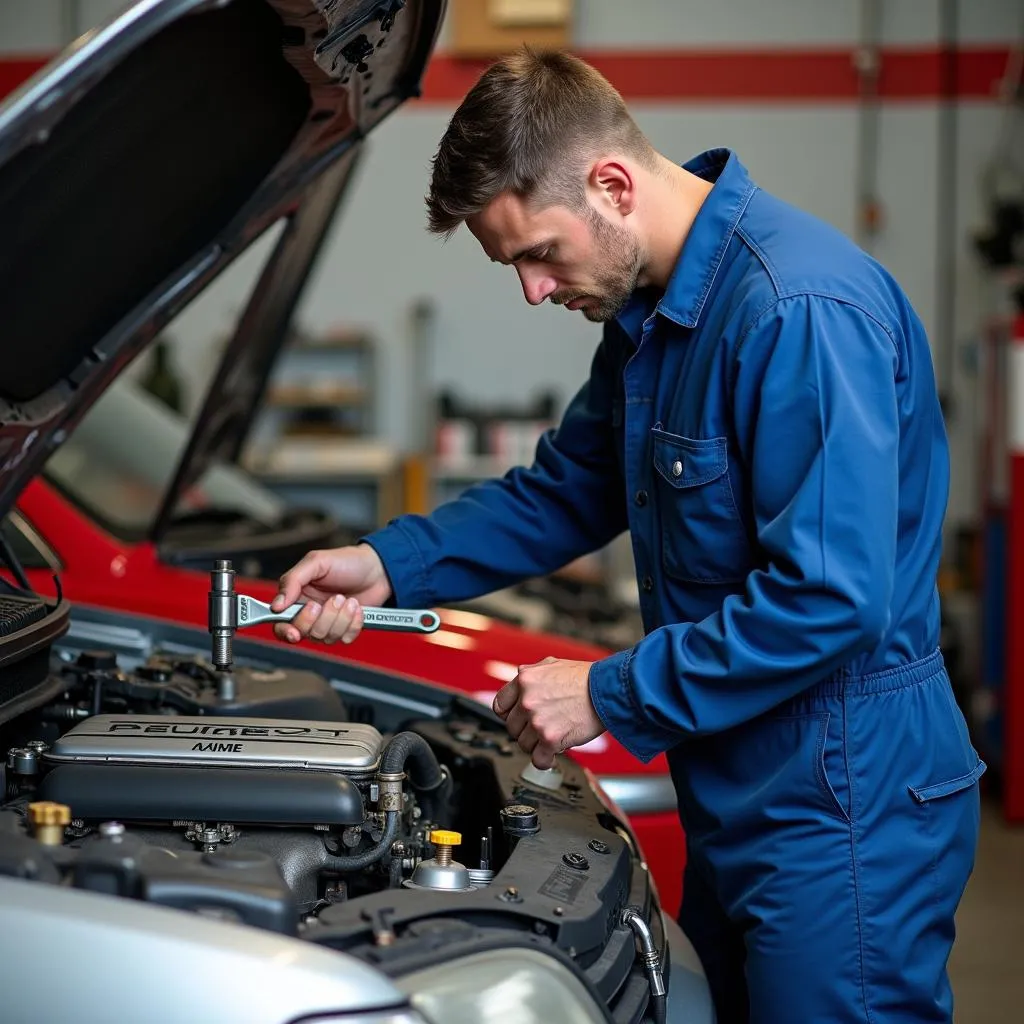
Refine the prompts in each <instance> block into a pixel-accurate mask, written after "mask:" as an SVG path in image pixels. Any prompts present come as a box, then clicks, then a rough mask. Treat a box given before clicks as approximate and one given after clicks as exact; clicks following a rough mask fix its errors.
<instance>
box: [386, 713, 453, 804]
mask: <svg viewBox="0 0 1024 1024" xmlns="http://www.w3.org/2000/svg"><path fill="white" fill-rule="evenodd" d="M380 772H381V774H382V775H398V774H400V773H402V772H405V774H406V777H407V778H408V780H409V784H410V785H411V786H412V788H413V789H414V790H416V794H417V796H418V797H419V800H420V805H421V807H422V808H423V813H424V814H425V815H426V818H427V820H428V821H434V822H437V821H439V820H440V818H441V817H442V816H443V815H444V812H445V808H446V806H447V804H448V801H449V800H450V799H451V795H452V778H451V776H450V775H449V774H448V772H446V771H444V770H443V769H442V768H441V765H440V764H439V763H438V760H437V757H436V756H435V755H434V752H433V750H431V749H430V745H429V744H428V743H427V741H426V740H425V739H424V738H423V737H422V736H420V735H419V734H418V733H415V732H400V733H397V734H396V735H395V736H394V738H393V739H392V740H391V742H390V743H389V744H388V745H387V748H386V749H385V751H384V756H383V757H382V758H381V763H380Z"/></svg>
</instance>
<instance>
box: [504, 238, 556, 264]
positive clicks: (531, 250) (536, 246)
mask: <svg viewBox="0 0 1024 1024" xmlns="http://www.w3.org/2000/svg"><path fill="white" fill-rule="evenodd" d="M552 244H553V243H552V242H551V240H550V239H547V240H544V241H540V242H534V243H533V245H531V246H529V247H528V248H526V249H521V250H520V251H519V252H517V253H516V254H515V255H514V256H512V258H511V259H509V260H508V261H506V260H502V259H498V257H496V256H492V257H491V262H493V263H506V262H507V263H509V264H512V263H518V262H519V261H520V260H521V259H525V258H526V257H527V256H540V255H541V254H542V253H543V252H544V251H545V250H546V249H550V248H551V246H552Z"/></svg>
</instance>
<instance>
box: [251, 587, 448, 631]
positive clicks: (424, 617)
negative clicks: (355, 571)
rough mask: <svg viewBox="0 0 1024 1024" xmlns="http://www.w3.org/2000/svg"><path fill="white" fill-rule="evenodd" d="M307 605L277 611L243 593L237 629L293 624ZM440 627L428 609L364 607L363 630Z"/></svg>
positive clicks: (435, 615) (294, 605)
mask: <svg viewBox="0 0 1024 1024" xmlns="http://www.w3.org/2000/svg"><path fill="white" fill-rule="evenodd" d="M305 607H306V605H305V602H302V601H299V602H297V603H296V604H293V605H291V606H290V607H288V608H285V609H284V611H281V612H275V611H274V610H273V609H272V608H271V607H270V605H268V604H264V603H263V602H262V601H257V600H256V598H254V597H247V596H245V595H244V594H238V595H237V609H238V628H239V629H244V628H246V627H247V626H260V625H263V624H264V623H267V622H291V621H292V619H294V618H295V616H296V615H298V614H299V612H301V611H302V609H303V608H305ZM440 625H441V616H440V615H438V614H437V612H435V611H431V610H430V609H429V608H375V607H373V606H372V605H364V606H363V628H364V629H381V630H391V631H393V632H396V633H433V632H435V631H436V630H437V629H438V628H439V627H440Z"/></svg>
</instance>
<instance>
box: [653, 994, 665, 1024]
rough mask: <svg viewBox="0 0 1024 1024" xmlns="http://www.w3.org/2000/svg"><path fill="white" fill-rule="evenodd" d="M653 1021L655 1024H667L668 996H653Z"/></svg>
mask: <svg viewBox="0 0 1024 1024" xmlns="http://www.w3.org/2000/svg"><path fill="white" fill-rule="evenodd" d="M651 1019H652V1020H653V1022H654V1024H665V1022H666V1021H667V1019H668V996H651Z"/></svg>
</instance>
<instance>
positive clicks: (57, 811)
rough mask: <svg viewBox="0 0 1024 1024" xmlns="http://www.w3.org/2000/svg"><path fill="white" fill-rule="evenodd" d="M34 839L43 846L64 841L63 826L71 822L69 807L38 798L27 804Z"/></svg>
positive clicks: (57, 844)
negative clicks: (34, 801)
mask: <svg viewBox="0 0 1024 1024" xmlns="http://www.w3.org/2000/svg"><path fill="white" fill-rule="evenodd" d="M28 820H29V821H30V822H32V828H33V831H34V833H35V837H36V841H37V842H40V843H42V844H43V845H44V846H60V845H61V844H62V843H63V842H64V826H65V825H69V824H70V823H71V808H70V807H68V806H67V804H58V803H54V802H53V801H52V800H39V801H37V802H36V803H31V804H29V805H28Z"/></svg>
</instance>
